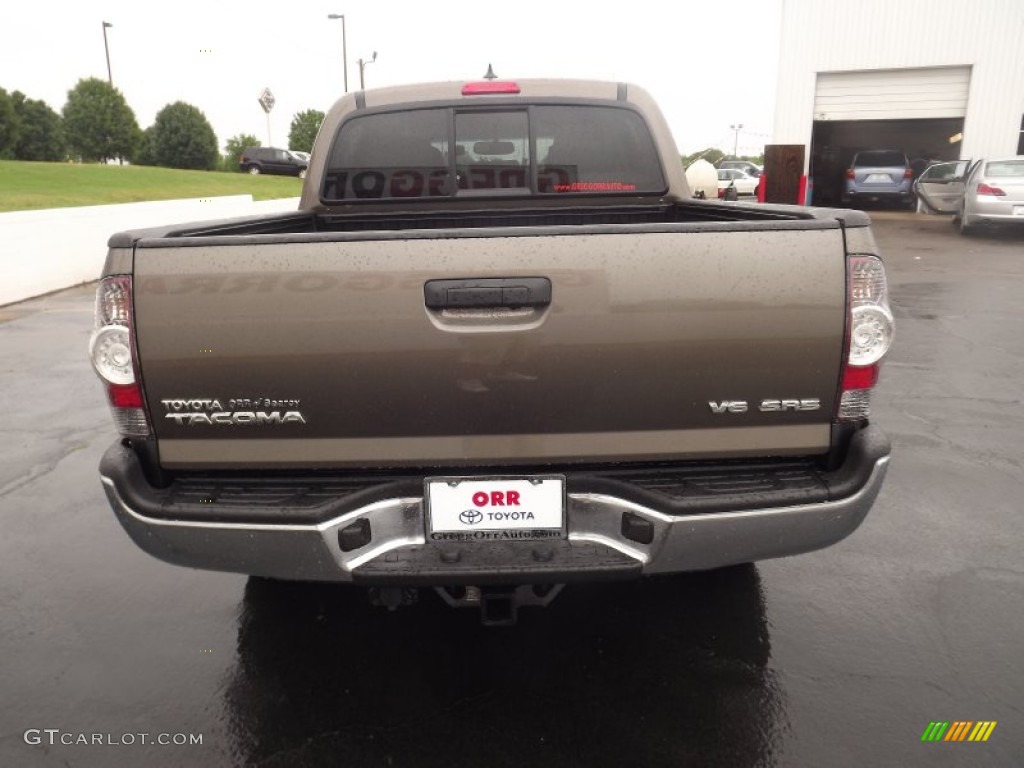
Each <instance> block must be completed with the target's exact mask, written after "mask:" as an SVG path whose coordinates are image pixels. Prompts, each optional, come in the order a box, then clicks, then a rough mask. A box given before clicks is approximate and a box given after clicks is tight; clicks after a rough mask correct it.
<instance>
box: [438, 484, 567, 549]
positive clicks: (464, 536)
mask: <svg viewBox="0 0 1024 768" xmlns="http://www.w3.org/2000/svg"><path fill="white" fill-rule="evenodd" d="M425 486H426V487H425V489H424V497H425V501H426V518H427V522H426V525H427V539H428V540H430V541H477V542H485V541H523V540H526V541H529V540H538V539H557V538H563V537H564V536H565V478H564V477H563V476H561V475H545V476H531V477H523V476H519V477H487V478H481V477H432V478H428V479H427V480H426V482H425Z"/></svg>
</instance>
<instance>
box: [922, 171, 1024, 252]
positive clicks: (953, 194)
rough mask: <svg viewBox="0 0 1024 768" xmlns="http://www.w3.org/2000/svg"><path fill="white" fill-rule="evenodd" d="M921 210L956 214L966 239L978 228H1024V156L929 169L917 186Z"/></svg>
mask: <svg viewBox="0 0 1024 768" xmlns="http://www.w3.org/2000/svg"><path fill="white" fill-rule="evenodd" d="M914 188H915V191H916V192H917V195H918V199H919V200H920V201H921V203H922V207H923V208H925V209H927V210H929V211H931V212H934V213H951V214H953V224H954V226H956V227H957V228H958V229H959V230H960V233H961V234H964V235H967V234H971V233H972V232H974V231H975V230H976V229H978V227H979V226H984V225H991V224H1001V223H1005V224H1020V225H1024V156H1022V155H1017V156H1016V157H1007V158H999V159H987V160H977V161H974V162H971V161H969V160H957V161H955V162H951V163H936V164H935V165H932V166H930V167H929V168H928V169H927V170H926V171H925V172H924V173H922V174H921V178H919V179H918V180H917V183H916V184H915V186H914Z"/></svg>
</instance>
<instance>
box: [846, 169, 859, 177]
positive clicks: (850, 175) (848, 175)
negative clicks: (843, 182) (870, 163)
mask: <svg viewBox="0 0 1024 768" xmlns="http://www.w3.org/2000/svg"><path fill="white" fill-rule="evenodd" d="M846 178H848V179H850V180H853V179H856V178H857V174H856V173H854V172H853V168H847V169H846Z"/></svg>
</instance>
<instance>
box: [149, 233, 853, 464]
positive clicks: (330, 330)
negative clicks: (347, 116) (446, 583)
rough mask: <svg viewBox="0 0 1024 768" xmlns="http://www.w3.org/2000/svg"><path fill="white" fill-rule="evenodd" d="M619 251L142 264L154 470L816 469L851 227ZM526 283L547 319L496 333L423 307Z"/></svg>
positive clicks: (594, 248)
mask: <svg viewBox="0 0 1024 768" xmlns="http://www.w3.org/2000/svg"><path fill="white" fill-rule="evenodd" d="M607 229H608V231H607V232H600V233H590V234H581V233H580V232H578V231H572V230H571V228H552V229H549V230H544V231H542V230H539V229H538V230H534V231H525V230H524V231H520V232H513V231H511V230H487V231H482V230H478V231H473V232H470V233H463V234H461V235H460V234H457V233H449V232H444V231H406V232H400V233H389V236H373V234H372V233H368V234H360V235H342V234H334V235H306V236H301V237H294V236H292V237H289V238H288V241H287V242H285V241H284V238H275V237H272V236H270V237H267V236H252V237H234V238H233V237H191V238H180V239H174V238H162V239H152V240H146V239H143V240H140V241H139V242H138V243H137V245H136V250H135V263H134V275H135V282H134V291H135V313H136V315H135V321H136V326H137V343H138V355H139V363H140V368H141V372H142V384H143V387H144V389H145V393H146V399H147V402H148V407H149V412H150V417H151V419H152V421H153V427H154V431H155V434H156V437H157V440H158V443H159V447H160V460H161V463H162V464H163V465H164V466H165V467H169V468H194V469H201V468H209V469H219V468H227V469H229V468H232V467H243V466H244V467H266V468H278V467H280V468H286V467H290V466H301V467H346V466H350V467H354V466H358V467H392V466H395V467H398V466H459V465H469V464H472V465H476V466H482V465H488V464H490V465H495V466H500V465H509V464H520V465H524V464H544V463H547V464H551V463H569V462H605V461H630V460H637V461H654V460H663V459H676V458H718V457H729V456H749V455H796V454H814V453H823V452H825V451H826V450H827V449H828V445H829V437H830V421H831V417H832V413H833V410H834V403H835V398H836V391H837V388H838V376H839V372H840V368H841V358H842V354H843V347H844V343H843V342H844V339H843V337H844V332H845V321H846V310H845V285H846V276H845V271H846V265H845V256H844V245H843V233H842V231H841V229H840V228H839V225H838V223H837V222H834V221H802V222H798V223H797V222H794V223H792V224H790V225H789V226H781V227H776V228H765V227H759V226H758V225H743V224H740V225H736V226H723V227H720V228H717V229H716V228H715V227H713V226H712V227H708V228H706V229H700V228H693V227H691V228H690V230H689V231H686V230H685V228H682V229H678V230H677V231H671V228H670V229H669V231H664V228H662V231H647V230H649V228H639V227H621V228H618V229H616V228H615V227H608V228H607ZM641 229H643V230H644V231H641ZM527 278H535V279H547V280H548V281H550V304H549V305H548V306H546V307H538V308H533V309H530V308H523V307H518V306H516V305H515V303H516V298H515V296H516V295H517V294H516V292H515V290H512V292H511V293H506V294H505V296H506V299H507V301H506V302H505V303H504V304H502V305H500V306H499V305H498V304H499V303H500V302H497V300H496V305H495V306H494V307H493V308H490V309H488V308H481V307H472V306H469V307H465V306H461V299H460V298H459V296H461V295H462V294H461V293H460V292H459V291H458V290H456V291H455V292H453V293H451V294H450V296H451V305H450V306H449V307H448V308H446V309H444V308H441V309H438V308H434V309H431V308H428V307H427V306H426V300H425V290H424V286H425V285H426V284H427V283H428V282H431V281H460V282H456V283H442V284H440V285H441V288H442V290H447V288H449V287H452V286H455V287H456V288H457V287H458V286H461V285H467V284H468V283H465V282H462V281H468V280H474V279H491V280H495V279H503V280H505V281H506V282H505V285H507V286H511V287H512V288H513V289H515V287H516V286H518V285H520V284H527V282H526V280H525V279H527ZM490 285H494V284H490ZM487 290H488V289H485V294H487ZM489 290H490V294H487V295H496V296H498V295H501V291H500V290H499V291H498V293H497V294H495V293H494V291H493V288H491V289H489ZM509 296H511V297H512V298H510V299H509V298H508V297H509Z"/></svg>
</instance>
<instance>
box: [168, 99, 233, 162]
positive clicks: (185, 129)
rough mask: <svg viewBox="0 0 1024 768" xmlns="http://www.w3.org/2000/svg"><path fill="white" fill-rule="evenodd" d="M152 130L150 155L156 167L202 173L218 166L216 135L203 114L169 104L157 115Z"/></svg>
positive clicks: (183, 104) (181, 103)
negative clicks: (189, 169) (194, 170)
mask: <svg viewBox="0 0 1024 768" xmlns="http://www.w3.org/2000/svg"><path fill="white" fill-rule="evenodd" d="M152 130H153V132H152V135H151V142H152V152H153V157H154V159H155V161H156V164H157V165H162V166H165V167H167V168H194V169H197V170H204V171H210V170H213V169H215V168H216V167H217V159H218V158H219V157H220V153H219V152H218V151H217V135H216V134H215V133H214V132H213V126H211V125H210V121H209V120H207V119H206V115H204V114H203V113H202V112H200V111H199V109H197V108H196V107H193V106H192V105H191V104H186V103H185V102H184V101H176V102H174V103H173V104H168V105H167V106H166V107H164V108H163V109H161V110H160V111H159V112H157V115H156V120H155V121H154V122H153V126H152Z"/></svg>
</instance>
